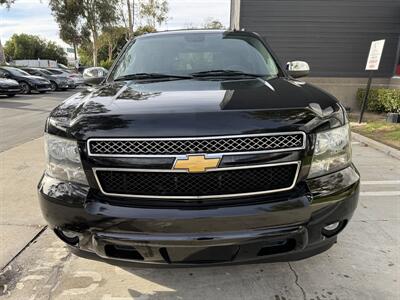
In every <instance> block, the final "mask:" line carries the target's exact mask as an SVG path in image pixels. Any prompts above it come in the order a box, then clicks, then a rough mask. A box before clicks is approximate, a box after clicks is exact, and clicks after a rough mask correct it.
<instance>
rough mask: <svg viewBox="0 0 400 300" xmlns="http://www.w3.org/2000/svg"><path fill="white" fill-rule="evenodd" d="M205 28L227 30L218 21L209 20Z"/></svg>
mask: <svg viewBox="0 0 400 300" xmlns="http://www.w3.org/2000/svg"><path fill="white" fill-rule="evenodd" d="M204 28H206V29H225V26H224V25H223V24H222V23H221V21H218V20H208V21H207V22H206V24H204Z"/></svg>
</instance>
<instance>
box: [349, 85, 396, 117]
mask: <svg viewBox="0 0 400 300" xmlns="http://www.w3.org/2000/svg"><path fill="white" fill-rule="evenodd" d="M364 96H365V89H358V91H357V100H358V102H359V103H360V107H361V103H362V101H363V100H364ZM367 110H368V111H373V112H392V113H400V89H384V88H372V89H371V90H370V92H369V95H368V106H367Z"/></svg>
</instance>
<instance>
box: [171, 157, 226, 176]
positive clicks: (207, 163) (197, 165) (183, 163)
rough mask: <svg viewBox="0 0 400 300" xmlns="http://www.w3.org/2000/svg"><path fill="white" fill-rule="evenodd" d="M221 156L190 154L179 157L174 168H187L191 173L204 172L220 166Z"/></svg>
mask: <svg viewBox="0 0 400 300" xmlns="http://www.w3.org/2000/svg"><path fill="white" fill-rule="evenodd" d="M220 160H221V158H218V157H216V158H207V157H205V156H204V155H190V156H188V157H187V158H184V159H181V158H177V159H176V162H175V166H174V167H173V169H174V170H186V171H188V172H189V173H202V172H205V171H207V170H208V169H213V168H216V167H218V165H219V162H220Z"/></svg>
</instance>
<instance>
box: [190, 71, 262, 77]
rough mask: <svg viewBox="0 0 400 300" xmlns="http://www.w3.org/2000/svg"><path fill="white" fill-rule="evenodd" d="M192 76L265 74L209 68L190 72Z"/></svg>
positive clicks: (253, 75)
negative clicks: (208, 69)
mask: <svg viewBox="0 0 400 300" xmlns="http://www.w3.org/2000/svg"><path fill="white" fill-rule="evenodd" d="M190 75H192V76H193V77H208V76H221V77H224V76H248V77H265V76H267V75H266V74H252V73H246V72H242V71H235V70H210V71H202V72H196V73H192V74H190Z"/></svg>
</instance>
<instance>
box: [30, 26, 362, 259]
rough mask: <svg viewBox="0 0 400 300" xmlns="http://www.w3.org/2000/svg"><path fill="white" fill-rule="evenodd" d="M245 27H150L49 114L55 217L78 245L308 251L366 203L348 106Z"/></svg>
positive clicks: (252, 254)
mask: <svg viewBox="0 0 400 300" xmlns="http://www.w3.org/2000/svg"><path fill="white" fill-rule="evenodd" d="M308 72H309V66H308V64H307V63H305V62H302V61H294V62H290V63H288V64H287V69H286V67H283V66H282V65H281V64H280V63H279V62H278V60H277V58H276V57H275V55H274V54H273V52H272V51H271V50H270V48H269V47H268V45H267V44H266V43H265V42H264V41H263V40H262V38H261V37H260V36H259V35H258V34H255V33H251V32H245V31H215V30H206V31H177V32H166V33H154V34H147V35H144V36H140V37H137V38H135V40H134V42H131V43H130V44H129V45H128V46H127V47H125V48H124V50H123V52H122V53H121V55H120V57H119V59H118V60H117V62H116V64H115V66H114V67H113V68H112V69H111V70H110V72H109V74H108V75H107V77H106V78H99V79H98V80H99V82H102V84H101V86H100V87H98V88H93V89H92V90H93V91H92V92H90V91H82V92H80V93H77V94H76V95H74V96H73V97H70V98H69V99H68V100H66V101H65V102H64V103H62V104H61V105H59V106H58V107H57V108H55V109H54V110H53V111H52V112H51V113H50V116H49V118H48V119H47V123H46V127H45V128H46V129H45V143H46V149H47V151H46V153H47V154H46V155H47V168H46V171H45V172H44V175H43V177H42V178H41V180H40V183H39V185H38V190H39V199H40V204H41V209H42V211H43V215H44V217H45V219H46V220H47V222H48V223H49V225H50V226H49V227H50V228H52V229H53V230H54V232H55V233H56V234H57V236H58V237H59V238H60V239H61V240H63V241H64V242H65V243H67V244H68V245H69V246H71V248H72V249H74V252H75V253H77V254H82V253H85V254H84V256H86V257H92V258H96V257H102V258H107V259H113V260H120V261H124V262H135V263H149V264H151V265H152V266H156V265H181V266H191V265H203V264H230V263H244V262H251V261H257V260H261V261H282V260H294V259H303V258H306V257H309V256H312V255H316V254H318V253H321V252H323V251H325V250H327V249H329V248H330V247H331V246H332V245H333V244H335V243H336V241H337V236H338V234H339V233H340V232H341V231H342V230H343V229H344V228H345V227H346V225H347V224H348V223H349V221H350V219H351V217H352V215H353V212H354V210H355V209H356V206H357V201H358V196H359V188H360V176H359V173H358V171H357V169H356V168H355V166H354V165H353V163H352V159H351V140H350V126H349V120H348V118H347V115H346V110H345V108H344V107H343V106H342V105H341V104H340V103H339V102H338V100H337V99H335V98H334V97H333V96H332V95H330V94H329V93H326V92H324V91H323V90H321V89H319V88H317V87H315V86H313V85H310V84H307V83H306V82H303V81H300V80H298V79H296V78H298V77H301V76H305V75H307V74H308Z"/></svg>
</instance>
